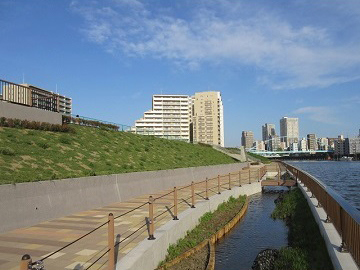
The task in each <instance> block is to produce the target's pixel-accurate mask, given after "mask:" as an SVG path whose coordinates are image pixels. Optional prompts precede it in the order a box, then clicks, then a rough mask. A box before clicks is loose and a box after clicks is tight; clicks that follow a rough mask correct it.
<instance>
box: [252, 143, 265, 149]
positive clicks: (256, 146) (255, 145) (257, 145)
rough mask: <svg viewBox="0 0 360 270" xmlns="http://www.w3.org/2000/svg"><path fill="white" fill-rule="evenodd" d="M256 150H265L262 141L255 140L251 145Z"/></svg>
mask: <svg viewBox="0 0 360 270" xmlns="http://www.w3.org/2000/svg"><path fill="white" fill-rule="evenodd" d="M253 146H254V147H255V148H256V150H257V151H265V143H264V141H255V142H254V145H253Z"/></svg>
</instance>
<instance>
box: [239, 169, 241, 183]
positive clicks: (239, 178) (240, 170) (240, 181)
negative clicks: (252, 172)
mask: <svg viewBox="0 0 360 270" xmlns="http://www.w3.org/2000/svg"><path fill="white" fill-rule="evenodd" d="M239 187H241V170H240V171H239Z"/></svg>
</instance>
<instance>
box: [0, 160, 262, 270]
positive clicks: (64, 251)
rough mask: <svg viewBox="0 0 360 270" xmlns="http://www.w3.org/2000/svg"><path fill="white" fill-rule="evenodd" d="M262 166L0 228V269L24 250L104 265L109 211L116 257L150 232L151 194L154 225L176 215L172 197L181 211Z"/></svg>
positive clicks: (46, 258) (72, 263)
mask: <svg viewBox="0 0 360 270" xmlns="http://www.w3.org/2000/svg"><path fill="white" fill-rule="evenodd" d="M264 172H265V167H264V166H251V168H250V169H249V168H245V169H243V170H241V171H237V172H233V173H231V174H227V175H222V176H218V177H215V178H212V179H207V180H204V179H199V181H198V182H196V183H194V184H193V185H189V186H183V187H177V196H176V197H174V190H173V189H171V190H163V191H159V192H158V193H156V194H147V195H143V196H140V197H136V198H133V199H131V200H129V201H126V202H119V203H114V204H111V205H108V206H105V207H101V208H96V209H92V210H89V211H84V212H80V213H75V214H72V215H69V216H65V217H62V218H57V219H54V220H50V221H46V222H42V223H39V224H36V225H34V226H31V227H27V228H21V229H16V230H12V231H9V232H7V233H3V234H0V269H9V270H10V269H11V270H12V269H14V270H15V269H19V264H20V260H21V257H22V256H23V255H24V254H29V255H30V256H31V257H32V261H33V262H34V261H36V260H40V259H41V260H42V261H43V264H44V266H45V269H51V270H57V269H107V267H108V255H107V253H108V251H109V248H108V215H109V213H112V214H113V215H114V232H115V251H114V252H115V263H116V261H117V260H120V259H121V258H123V257H124V256H125V255H126V254H128V253H129V252H130V251H131V250H132V249H133V248H135V247H136V246H137V245H138V243H139V242H141V241H143V240H144V239H146V238H148V237H149V233H150V231H149V230H151V226H149V222H148V220H149V196H150V195H151V196H153V198H154V199H156V200H155V203H154V214H153V216H154V226H155V228H159V227H160V226H162V225H163V224H165V223H167V222H168V221H170V220H172V219H173V218H174V210H175V209H174V200H175V199H174V198H176V201H177V212H178V213H181V212H183V211H185V210H186V209H188V208H189V207H192V206H193V205H196V203H197V202H199V201H203V200H206V199H207V197H209V198H210V200H211V196H214V195H216V194H217V193H218V192H219V191H220V192H221V191H222V190H226V189H229V188H231V187H232V186H239V185H245V184H249V183H252V182H257V181H258V180H259V179H260V178H261V177H262V175H263V174H264ZM192 187H193V188H192ZM206 190H207V192H206ZM74 204H76V199H75V200H74ZM155 237H156V235H155ZM74 241H75V242H74ZM73 242H74V243H73Z"/></svg>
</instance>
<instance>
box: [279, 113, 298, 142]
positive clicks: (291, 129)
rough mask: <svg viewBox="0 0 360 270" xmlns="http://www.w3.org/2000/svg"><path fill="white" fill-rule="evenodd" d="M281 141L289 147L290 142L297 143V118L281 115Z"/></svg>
mask: <svg viewBox="0 0 360 270" xmlns="http://www.w3.org/2000/svg"><path fill="white" fill-rule="evenodd" d="M280 136H281V137H282V138H281V141H282V142H285V143H286V147H290V145H291V143H294V142H295V143H297V142H298V140H299V139H298V138H299V118H289V117H283V118H281V119H280Z"/></svg>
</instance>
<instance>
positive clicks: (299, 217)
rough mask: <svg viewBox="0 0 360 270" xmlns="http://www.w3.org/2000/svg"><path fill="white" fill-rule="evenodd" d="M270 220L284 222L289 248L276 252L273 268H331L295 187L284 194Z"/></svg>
mask: <svg viewBox="0 0 360 270" xmlns="http://www.w3.org/2000/svg"><path fill="white" fill-rule="evenodd" d="M272 217H273V218H278V219H283V220H286V222H287V225H288V226H289V237H288V239H289V247H288V248H283V249H281V250H280V256H279V258H278V259H277V261H276V262H275V269H296V270H301V269H333V267H332V264H331V261H330V258H329V255H328V253H327V250H326V246H325V242H324V239H323V238H322V236H321V234H320V230H319V227H318V225H317V224H316V222H315V219H314V217H313V215H312V213H311V210H310V208H309V206H308V204H307V202H306V199H305V197H304V196H303V195H302V193H301V191H300V190H299V189H298V188H296V189H293V190H292V191H290V192H289V193H288V194H285V195H284V197H283V200H281V201H280V202H279V203H277V205H276V208H275V210H274V212H273V213H272Z"/></svg>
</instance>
